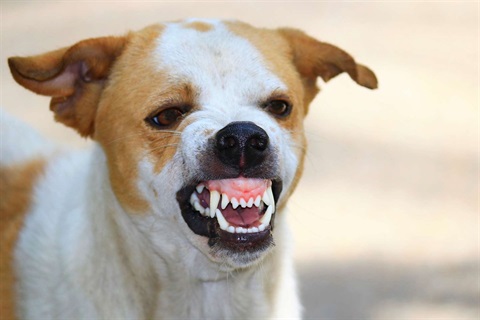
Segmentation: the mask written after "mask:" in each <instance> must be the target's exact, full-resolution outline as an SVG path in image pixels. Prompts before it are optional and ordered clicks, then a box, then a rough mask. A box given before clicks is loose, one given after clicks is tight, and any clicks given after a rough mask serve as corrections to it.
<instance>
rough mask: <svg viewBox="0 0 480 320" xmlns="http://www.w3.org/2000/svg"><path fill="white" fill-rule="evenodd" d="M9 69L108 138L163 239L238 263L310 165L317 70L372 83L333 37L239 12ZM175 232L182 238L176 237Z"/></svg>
mask: <svg viewBox="0 0 480 320" xmlns="http://www.w3.org/2000/svg"><path fill="white" fill-rule="evenodd" d="M9 65H10V68H11V71H12V74H13V76H14V78H15V80H16V81H17V82H19V83H20V84H21V85H23V86H25V87H26V88H28V89H30V90H32V91H34V92H37V93H39V94H43V95H48V96H51V97H53V98H52V101H51V105H50V108H51V110H52V111H53V112H54V113H55V118H56V120H57V121H60V122H62V123H64V124H66V125H67V126H70V127H73V128H75V129H76V130H77V131H78V132H79V133H80V134H81V135H82V136H88V137H92V138H93V139H94V140H96V141H97V142H98V143H99V144H100V145H101V146H102V148H103V150H104V152H105V154H106V158H107V162H108V168H109V177H110V182H111V186H112V188H113V191H114V193H115V195H116V197H117V199H118V200H119V203H120V204H121V206H122V207H123V208H124V209H125V211H126V212H128V213H129V214H130V215H131V216H133V217H134V220H135V219H137V218H136V217H151V221H153V222H152V223H154V224H156V225H158V226H159V229H158V230H160V231H158V232H160V233H162V236H163V237H162V238H161V239H160V237H159V240H158V242H162V243H163V245H165V243H166V242H169V241H170V240H171V243H172V244H174V245H178V244H179V243H182V244H185V243H188V244H190V245H194V246H195V247H196V248H197V249H199V250H200V251H201V252H203V254H204V255H205V256H206V257H208V258H209V259H210V260H212V261H214V262H220V263H223V264H227V265H229V266H233V267H243V266H247V265H249V264H252V263H254V262H255V261H258V260H259V259H260V258H261V257H263V256H264V255H265V254H266V252H268V251H269V248H270V247H271V246H272V244H273V239H274V236H273V234H274V221H275V217H276V216H277V215H278V214H279V213H278V208H280V207H282V206H284V204H285V201H286V199H287V198H288V197H289V195H290V194H291V193H292V191H293V189H294V187H295V185H296V183H297V181H298V179H299V176H300V174H301V168H302V165H303V158H304V154H305V138H304V133H303V124H302V122H303V119H304V117H305V115H306V114H307V111H308V105H309V103H310V102H311V101H312V99H313V98H314V96H315V95H316V93H317V92H318V89H317V86H316V80H317V77H321V78H322V79H323V80H324V81H328V80H330V79H331V78H333V77H335V76H337V75H338V74H340V73H342V72H346V73H347V74H348V75H349V76H350V78H351V79H352V80H354V81H355V82H357V83H358V84H360V85H362V86H364V87H368V88H375V87H376V85H377V81H376V78H375V76H374V74H373V73H372V72H371V71H370V70H369V69H368V68H366V67H364V66H362V65H360V64H357V63H356V62H355V61H354V59H353V58H352V57H351V56H350V55H349V54H347V53H346V52H344V51H343V50H341V49H339V48H337V47H335V46H332V45H329V44H326V43H323V42H319V41H317V40H315V39H313V38H311V37H309V36H307V35H306V34H304V33H302V32H300V31H297V30H293V29H276V30H266V29H257V28H253V27H251V26H249V25H246V24H243V23H239V22H218V21H198V20H191V21H184V22H176V23H168V24H162V25H155V26H151V27H148V28H146V29H143V30H141V31H139V32H134V33H129V34H128V35H126V36H124V37H105V38H97V39H89V40H85V41H82V42H79V43H77V44H75V45H74V46H72V47H68V48H64V49H60V50H57V51H53V52H49V53H46V54H44V55H40V56H35V57H28V58H19V57H15V58H11V59H9ZM139 220H142V219H140V218H139ZM146 220H148V219H146ZM144 227H145V226H144ZM152 230H154V231H155V230H157V229H156V228H155V227H153V228H152ZM178 234H183V235H184V236H182V237H181V238H182V241H183V242H178V241H176V240H172V239H170V240H169V239H168V237H170V238H171V237H172V236H173V235H175V237H178ZM167 247H168V246H167ZM176 248H178V246H177V247H176Z"/></svg>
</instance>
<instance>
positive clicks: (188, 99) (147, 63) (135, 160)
mask: <svg viewBox="0 0 480 320" xmlns="http://www.w3.org/2000/svg"><path fill="white" fill-rule="evenodd" d="M161 32H162V26H160V25H156V26H151V27H148V28H145V29H143V30H141V31H140V32H138V33H135V34H132V35H131V39H130V45H129V46H128V47H127V48H126V50H125V52H124V53H123V54H122V56H121V57H120V58H119V59H118V61H117V62H116V65H115V68H114V70H113V73H112V75H111V77H110V79H109V82H110V83H109V86H108V87H107V88H106V89H105V91H104V94H103V95H102V101H101V102H100V105H99V107H98V113H97V118H96V127H95V136H94V139H95V140H97V141H98V142H100V144H101V145H102V147H103V149H104V151H105V153H106V155H107V159H108V166H109V169H110V170H109V171H110V181H111V183H112V187H113V189H114V191H115V194H116V196H117V197H118V199H119V200H120V203H121V204H122V205H123V206H124V207H126V208H127V209H129V211H130V212H132V213H144V212H148V210H149V204H148V202H147V200H146V199H145V198H144V197H143V196H142V194H140V192H139V190H138V186H137V184H136V183H137V181H138V174H139V172H138V165H139V163H141V161H142V160H145V159H147V160H148V161H150V162H151V163H152V164H153V166H154V170H155V172H160V171H161V170H162V169H163V167H164V166H165V164H166V163H167V162H168V161H169V160H170V159H171V158H172V157H173V155H174V154H175V151H176V149H177V148H176V145H177V143H178V142H179V140H178V139H179V137H180V136H179V132H178V128H175V127H172V128H165V129H155V128H153V127H152V126H151V125H149V124H148V123H147V121H145V119H146V118H147V117H149V116H153V115H155V114H156V113H158V112H161V111H162V110H164V109H166V108H170V107H176V106H185V105H192V104H193V100H194V92H193V90H192V88H190V87H189V85H188V84H182V83H174V84H169V81H168V75H167V74H166V73H162V72H159V71H158V66H157V65H156V63H155V60H154V56H153V55H152V52H153V50H155V47H156V45H157V41H156V39H157V38H158V37H159V36H160V33H161ZM132 69H133V70H136V71H135V72H131V70H132ZM119 92H122V93H123V94H118V93H119Z"/></svg>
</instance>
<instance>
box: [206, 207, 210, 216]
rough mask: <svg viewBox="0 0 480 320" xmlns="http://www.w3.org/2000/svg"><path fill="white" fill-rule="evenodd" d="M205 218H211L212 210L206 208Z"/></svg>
mask: <svg viewBox="0 0 480 320" xmlns="http://www.w3.org/2000/svg"><path fill="white" fill-rule="evenodd" d="M205 216H207V217H209V216H210V208H205Z"/></svg>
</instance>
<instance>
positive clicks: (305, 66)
mask: <svg viewBox="0 0 480 320" xmlns="http://www.w3.org/2000/svg"><path fill="white" fill-rule="evenodd" d="M278 31H279V32H280V34H281V35H283V37H284V38H285V39H287V41H288V42H289V43H290V46H291V48H292V50H293V62H294V64H295V66H296V68H297V70H298V72H299V73H300V75H301V76H302V78H303V80H304V84H305V85H306V86H307V89H308V90H309V92H307V95H310V96H311V99H313V97H314V96H315V94H316V93H317V92H318V89H317V87H316V79H317V77H321V78H322V79H323V80H324V81H325V82H327V81H329V80H330V79H332V78H334V77H336V76H337V75H339V74H340V73H342V72H346V73H348V75H349V76H350V78H352V80H353V81H355V82H356V83H358V84H359V85H361V86H364V87H366V88H369V89H376V88H377V86H378V82H377V78H376V76H375V74H374V73H373V72H372V71H371V70H370V69H369V68H367V67H365V66H363V65H361V64H358V63H356V62H355V60H354V59H353V58H352V57H351V56H350V55H349V54H348V53H346V52H345V51H343V50H342V49H340V48H338V47H335V46H333V45H331V44H328V43H324V42H320V41H318V40H316V39H314V38H312V37H310V36H308V35H306V34H305V33H304V32H302V31H300V30H296V29H289V28H282V29H278ZM311 99H310V100H311Z"/></svg>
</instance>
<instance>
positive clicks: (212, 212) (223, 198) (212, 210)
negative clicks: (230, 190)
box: [190, 184, 275, 233]
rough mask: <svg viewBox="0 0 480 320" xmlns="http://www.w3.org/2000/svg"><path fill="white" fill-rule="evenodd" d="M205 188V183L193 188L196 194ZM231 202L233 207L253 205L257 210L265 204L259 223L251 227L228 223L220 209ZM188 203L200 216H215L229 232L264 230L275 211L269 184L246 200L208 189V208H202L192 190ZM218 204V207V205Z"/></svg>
mask: <svg viewBox="0 0 480 320" xmlns="http://www.w3.org/2000/svg"><path fill="white" fill-rule="evenodd" d="M204 189H205V185H203V184H199V185H198V186H197V187H196V188H195V190H196V191H197V193H198V194H200V193H202V192H203V190H204ZM230 203H231V205H232V208H233V209H237V208H238V207H239V206H241V207H242V208H246V207H248V208H252V207H253V206H255V207H257V208H258V209H259V210H263V206H264V205H267V206H268V207H267V210H266V211H265V214H264V215H263V216H262V218H261V219H260V225H259V226H257V227H252V228H243V227H234V226H232V225H230V224H229V223H228V221H227V220H226V219H225V217H224V216H223V214H222V210H225V208H226V207H227V206H228V205H229V204H230ZM190 204H191V205H192V207H193V208H194V209H195V210H196V211H198V212H199V213H200V214H201V215H202V216H206V217H210V218H214V217H216V218H217V221H218V224H219V225H220V228H221V229H222V230H225V231H227V232H230V233H257V232H262V231H264V230H265V229H266V228H267V227H268V225H269V224H270V221H271V219H272V215H273V214H274V213H275V200H274V197H273V192H272V187H271V186H269V187H268V188H267V190H265V192H264V193H263V195H257V197H256V198H253V197H251V198H249V199H248V201H246V200H245V199H244V198H240V199H239V200H237V199H236V198H235V197H232V198H231V199H229V197H228V195H227V194H226V193H222V194H220V192H218V191H216V190H212V191H210V206H209V207H208V208H204V207H203V206H202V205H201V204H200V200H199V198H198V195H197V194H196V193H195V192H194V193H192V195H191V197H190ZM219 204H220V208H221V210H220V208H219V207H218V205H219Z"/></svg>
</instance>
